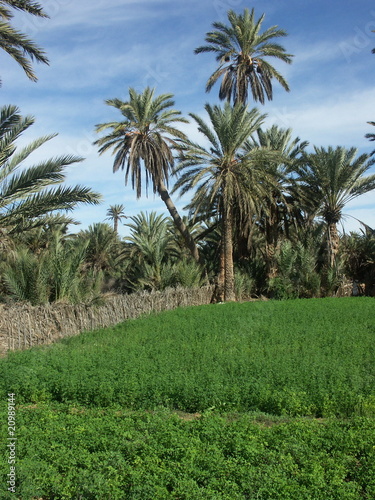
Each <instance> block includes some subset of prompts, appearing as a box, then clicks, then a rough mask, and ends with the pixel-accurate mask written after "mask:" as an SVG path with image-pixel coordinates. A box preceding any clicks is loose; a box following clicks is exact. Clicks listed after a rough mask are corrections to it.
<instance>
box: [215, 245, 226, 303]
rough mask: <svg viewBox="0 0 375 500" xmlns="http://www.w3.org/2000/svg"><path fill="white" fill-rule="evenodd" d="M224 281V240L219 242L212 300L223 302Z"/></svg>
mask: <svg viewBox="0 0 375 500" xmlns="http://www.w3.org/2000/svg"><path fill="white" fill-rule="evenodd" d="M224 283H225V256H224V242H223V241H221V243H220V257H219V272H218V274H217V280H216V284H215V290H214V293H213V297H212V302H224Z"/></svg>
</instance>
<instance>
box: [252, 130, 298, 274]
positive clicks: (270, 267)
mask: <svg viewBox="0 0 375 500" xmlns="http://www.w3.org/2000/svg"><path fill="white" fill-rule="evenodd" d="M307 145H308V142H307V141H301V140H300V138H299V137H295V138H294V139H293V138H292V129H282V128H279V127H278V126H277V125H273V126H272V127H270V128H268V129H266V130H262V129H258V130H257V135H256V137H252V138H251V139H249V140H248V141H246V143H245V150H246V151H248V152H249V153H250V152H251V150H252V149H253V148H264V149H266V150H271V151H278V152H279V153H280V159H281V160H282V162H280V161H278V160H277V161H272V160H271V161H269V162H265V163H263V168H264V170H265V171H267V173H268V174H269V175H270V176H272V177H273V179H274V181H275V185H274V187H273V189H272V191H271V192H270V193H269V194H268V196H267V200H265V202H264V203H265V207H266V210H263V211H262V213H261V214H260V216H259V220H258V227H259V229H260V231H261V232H262V233H263V234H264V236H265V258H266V263H267V272H268V278H273V277H274V275H275V253H276V251H277V248H278V246H279V243H280V238H281V236H282V235H283V234H284V236H288V233H289V226H290V225H291V224H293V223H294V222H296V216H298V214H299V213H300V210H299V207H298V206H297V205H298V204H299V203H300V198H299V196H298V189H297V186H296V183H295V181H294V173H295V171H294V166H295V164H296V161H297V160H298V158H300V156H301V154H302V152H303V151H304V149H305V148H306V146H307Z"/></svg>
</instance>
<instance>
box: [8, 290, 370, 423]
mask: <svg viewBox="0 0 375 500" xmlns="http://www.w3.org/2000/svg"><path fill="white" fill-rule="evenodd" d="M373 307H374V301H373V299H370V298H368V299H365V298H358V299H355V298H344V299H315V300H309V301H306V300H297V301H286V302H276V301H275V302H253V303H243V304H234V305H230V304H224V305H211V306H201V307H196V308H187V309H180V310H177V311H170V312H165V313H163V314H161V315H157V316H153V317H147V318H144V319H139V320H134V321H129V322H127V323H124V324H122V325H119V326H117V327H115V328H112V329H107V330H98V331H96V332H92V333H86V334H82V335H80V336H78V337H75V338H71V339H65V340H64V341H63V342H61V343H58V344H56V345H54V346H52V347H44V348H34V349H32V350H30V351H27V352H18V353H9V355H8V357H7V358H6V359H4V360H2V361H1V363H0V387H1V389H2V391H3V393H4V394H6V393H7V392H9V391H11V392H14V393H16V394H17V398H18V401H19V403H29V402H36V403H38V402H42V401H55V402H62V403H74V404H82V405H88V406H110V405H112V404H120V405H122V406H124V407H128V408H134V409H152V408H154V407H157V406H160V405H163V406H165V407H169V408H171V409H178V410H182V411H187V412H196V411H203V410H205V409H207V408H217V409H219V410H221V411H225V410H228V409H229V410H236V411H239V410H240V411H254V410H257V411H263V412H267V413H272V414H274V415H293V416H297V415H310V416H315V417H322V416H323V417H327V416H331V415H337V416H343V417H344V416H345V417H346V416H353V415H367V416H370V415H374V413H375V390H374V387H375V366H374V363H373V360H374V323H373V321H372V319H371V317H372V311H373ZM338 325H339V326H338Z"/></svg>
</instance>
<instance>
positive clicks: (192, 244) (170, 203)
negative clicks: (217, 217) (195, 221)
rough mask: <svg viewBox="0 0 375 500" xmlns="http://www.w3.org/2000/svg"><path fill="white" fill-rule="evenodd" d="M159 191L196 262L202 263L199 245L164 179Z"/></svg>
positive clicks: (160, 183)
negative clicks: (179, 211) (178, 210)
mask: <svg viewBox="0 0 375 500" xmlns="http://www.w3.org/2000/svg"><path fill="white" fill-rule="evenodd" d="M158 193H159V195H160V198H161V199H162V200H163V201H164V203H165V205H166V207H167V209H168V212H169V213H170V214H171V217H172V219H173V222H174V224H175V226H176V228H177V229H178V230H179V231H180V233H181V234H182V236H183V238H184V240H185V243H186V246H187V247H188V249H189V250H190V253H191V255H192V257H193V258H194V260H195V261H196V262H198V263H201V259H200V256H199V251H198V247H197V245H196V244H195V241H194V238H193V237H192V236H191V234H190V232H189V230H188V228H187V227H186V225H185V224H184V221H183V220H182V219H181V217H180V215H179V213H178V212H177V208H176V207H175V204H174V203H173V201H172V199H171V197H170V196H169V193H168V191H167V188H166V187H165V185H164V183H163V182H162V181H160V182H159V185H158Z"/></svg>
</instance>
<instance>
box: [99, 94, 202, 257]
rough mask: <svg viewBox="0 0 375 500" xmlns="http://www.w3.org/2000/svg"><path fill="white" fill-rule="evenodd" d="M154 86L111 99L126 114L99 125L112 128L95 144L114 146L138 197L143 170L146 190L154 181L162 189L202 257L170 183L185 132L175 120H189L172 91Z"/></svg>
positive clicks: (103, 147)
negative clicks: (161, 91)
mask: <svg viewBox="0 0 375 500" xmlns="http://www.w3.org/2000/svg"><path fill="white" fill-rule="evenodd" d="M154 94H155V91H154V89H151V88H149V87H147V88H146V89H145V90H144V91H143V92H142V93H138V92H137V91H136V90H134V89H132V88H130V89H129V100H128V101H121V100H120V99H109V100H107V101H106V104H108V105H109V106H113V107H114V108H116V109H118V110H119V111H120V113H121V114H122V116H123V121H121V122H109V123H103V124H100V125H97V127H96V131H97V132H103V131H109V133H108V134H107V135H105V136H104V137H101V138H100V139H98V140H97V141H95V143H94V144H96V145H98V146H99V154H102V153H104V152H105V151H108V150H112V152H113V154H114V155H115V159H114V164H113V171H114V172H116V171H117V170H119V169H120V168H121V169H122V170H125V183H126V184H127V182H128V179H129V177H130V178H131V183H132V188H133V189H135V190H136V194H137V198H139V197H140V196H141V194H142V173H143V174H144V177H145V184H146V194H147V190H148V186H149V183H150V182H151V184H152V188H153V191H154V193H158V194H159V195H160V197H161V199H162V200H163V202H164V203H165V205H166V207H167V209H168V211H169V213H170V214H171V216H172V219H173V221H174V223H175V224H176V227H177V229H178V230H179V231H180V232H181V234H182V235H183V237H184V240H185V243H186V245H187V246H188V248H189V250H190V252H191V254H192V256H193V257H194V259H195V260H196V261H199V252H198V248H197V246H196V244H195V241H194V239H193V238H192V236H191V235H190V233H189V231H188V229H187V227H186V225H185V224H184V222H183V220H182V219H181V217H180V215H179V214H178V212H177V209H176V207H175V205H174V203H173V202H172V200H171V197H170V195H169V192H168V189H167V186H168V180H169V176H170V173H171V172H172V169H173V166H174V158H173V154H172V148H174V147H175V146H176V144H177V142H176V140H177V139H178V138H179V139H183V138H185V135H184V134H183V133H182V132H181V131H180V130H178V129H177V128H175V126H174V125H175V123H187V120H186V119H185V118H183V117H182V116H181V113H180V112H179V111H176V110H175V109H172V106H174V101H173V100H172V97H173V95H172V94H162V95H160V96H155V95H154Z"/></svg>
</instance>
